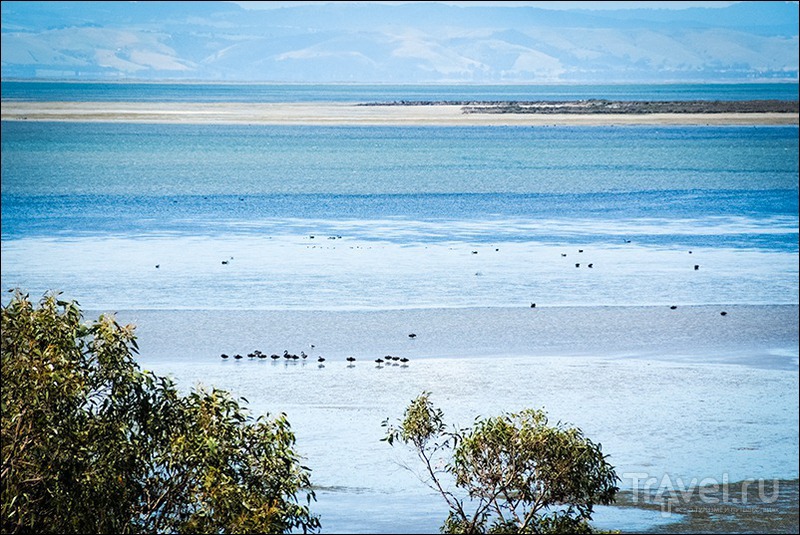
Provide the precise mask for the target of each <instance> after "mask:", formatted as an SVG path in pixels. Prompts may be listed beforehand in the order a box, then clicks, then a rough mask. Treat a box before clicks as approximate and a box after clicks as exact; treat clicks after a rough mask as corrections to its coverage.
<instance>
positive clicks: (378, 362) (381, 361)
mask: <svg viewBox="0 0 800 535" xmlns="http://www.w3.org/2000/svg"><path fill="white" fill-rule="evenodd" d="M375 363H376V364H377V365H378V366H380V365H381V364H383V359H382V358H377V359H375Z"/></svg>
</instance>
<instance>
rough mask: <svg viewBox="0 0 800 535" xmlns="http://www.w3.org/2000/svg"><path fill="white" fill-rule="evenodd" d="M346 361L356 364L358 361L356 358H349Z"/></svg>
mask: <svg viewBox="0 0 800 535" xmlns="http://www.w3.org/2000/svg"><path fill="white" fill-rule="evenodd" d="M345 360H346V361H347V362H355V361H356V358H355V357H347V358H346V359H345Z"/></svg>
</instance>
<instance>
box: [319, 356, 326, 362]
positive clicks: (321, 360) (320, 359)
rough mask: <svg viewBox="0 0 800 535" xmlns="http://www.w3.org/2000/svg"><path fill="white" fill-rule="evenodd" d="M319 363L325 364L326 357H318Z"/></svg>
mask: <svg viewBox="0 0 800 535" xmlns="http://www.w3.org/2000/svg"><path fill="white" fill-rule="evenodd" d="M317 362H325V358H324V357H317Z"/></svg>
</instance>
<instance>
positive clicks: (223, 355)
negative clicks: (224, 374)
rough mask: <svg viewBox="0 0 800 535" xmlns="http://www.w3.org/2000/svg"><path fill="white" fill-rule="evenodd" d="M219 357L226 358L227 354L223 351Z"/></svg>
mask: <svg viewBox="0 0 800 535" xmlns="http://www.w3.org/2000/svg"><path fill="white" fill-rule="evenodd" d="M220 357H222V358H224V359H226V358H228V355H226V354H225V353H223V354H222V355H220Z"/></svg>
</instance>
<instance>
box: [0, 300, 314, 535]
mask: <svg viewBox="0 0 800 535" xmlns="http://www.w3.org/2000/svg"><path fill="white" fill-rule="evenodd" d="M136 351H137V346H136V339H135V336H134V329H133V327H132V326H130V325H129V326H121V325H119V324H118V323H117V322H116V320H115V319H114V317H113V316H107V315H103V316H100V318H99V319H98V320H97V321H95V322H93V323H92V324H84V323H82V314H81V311H80V309H79V306H78V303H77V302H74V301H72V302H65V301H61V300H59V299H58V297H57V295H54V294H48V295H46V296H45V297H44V298H43V299H42V300H41V301H40V302H39V304H38V306H35V305H34V304H32V303H31V301H30V300H29V298H28V296H27V295H23V294H21V293H20V292H18V291H17V292H15V294H14V297H13V298H12V300H11V302H10V303H9V304H8V305H7V306H4V307H3V309H2V494H3V498H2V499H3V504H2V528H3V533H17V532H41V533H144V532H147V533H158V532H168V533H179V532H199V533H212V532H213V533H245V532H250V533H252V532H259V533H284V532H289V531H296V530H302V531H303V532H309V531H315V530H316V529H317V528H318V527H319V520H318V518H317V517H316V516H315V515H313V514H311V512H310V510H309V506H310V503H311V500H312V499H314V494H313V491H312V490H311V486H310V474H309V469H308V468H306V467H304V466H302V465H301V464H300V458H299V457H298V455H297V454H296V453H295V451H294V449H293V448H294V443H295V437H294V434H293V433H292V431H291V428H290V426H289V422H288V421H287V419H286V417H285V415H283V414H281V415H279V416H277V417H274V418H271V419H270V418H266V417H259V418H257V419H253V418H252V417H251V416H249V414H248V413H247V410H246V408H244V407H243V406H242V405H240V403H239V401H237V400H235V399H233V398H232V397H231V396H230V395H229V394H228V393H227V392H224V391H220V390H216V389H211V390H206V389H202V388H198V389H194V390H192V391H191V392H190V393H188V394H187V395H181V394H180V393H179V392H178V390H177V388H176V386H175V385H174V383H172V381H171V380H169V379H167V378H164V377H159V376H156V375H154V374H153V373H151V372H147V371H142V370H140V369H139V367H138V366H137V364H136V363H135V362H134V359H133V353H135V352H136ZM245 401H246V400H245ZM302 495H304V496H305V499H303V496H302Z"/></svg>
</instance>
